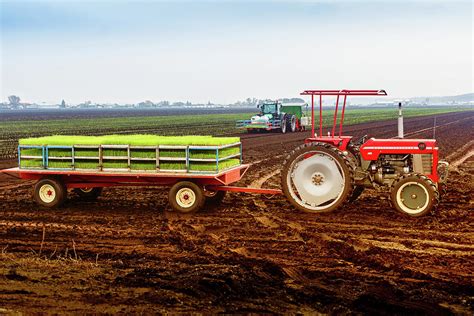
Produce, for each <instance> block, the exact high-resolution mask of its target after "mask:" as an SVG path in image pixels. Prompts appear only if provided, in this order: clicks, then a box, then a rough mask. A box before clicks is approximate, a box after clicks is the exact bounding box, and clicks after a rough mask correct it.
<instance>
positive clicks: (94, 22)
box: [0, 0, 474, 103]
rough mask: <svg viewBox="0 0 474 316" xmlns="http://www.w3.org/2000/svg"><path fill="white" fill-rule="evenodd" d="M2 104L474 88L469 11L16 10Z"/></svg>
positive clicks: (282, 5)
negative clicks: (309, 91) (16, 98)
mask: <svg viewBox="0 0 474 316" xmlns="http://www.w3.org/2000/svg"><path fill="white" fill-rule="evenodd" d="M0 3H1V4H0V5H1V24H0V27H1V43H0V45H1V46H0V47H1V49H0V52H1V56H0V57H1V82H0V89H1V91H0V92H1V100H0V101H6V100H7V96H8V95H11V94H16V95H18V96H20V97H21V99H22V101H24V102H53V103H59V102H60V101H61V99H65V100H66V102H68V103H79V102H83V101H86V100H91V101H93V102H119V103H136V102H140V101H143V100H152V101H160V100H170V101H178V100H181V101H188V100H189V101H191V102H207V101H208V100H211V101H214V102H222V103H224V102H235V101H236V100H241V99H244V98H247V97H256V98H280V97H295V96H298V94H299V92H301V91H302V90H304V89H343V88H346V89H351V88H352V89H386V90H387V92H388V93H389V95H390V96H393V97H410V96H428V95H455V94H461V93H468V92H472V91H473V90H474V89H473V39H472V36H473V5H472V2H471V1H469V0H466V1H395V0H393V1H217V0H216V1H151V0H149V1H143V0H142V1H131V0H130V1H120V0H119V1H111V0H102V1H68V0H63V1H60V0H55V1H54V0H50V1H34V0H30V1H22V0H19V1H18V0H17V1H10V0H6V1H5V0H0Z"/></svg>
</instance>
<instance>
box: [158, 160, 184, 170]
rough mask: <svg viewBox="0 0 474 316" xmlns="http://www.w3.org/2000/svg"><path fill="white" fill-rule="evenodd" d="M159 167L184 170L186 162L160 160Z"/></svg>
mask: <svg viewBox="0 0 474 316" xmlns="http://www.w3.org/2000/svg"><path fill="white" fill-rule="evenodd" d="M160 169H162V170H186V163H185V162H174V161H173V162H168V161H166V162H161V161H160Z"/></svg>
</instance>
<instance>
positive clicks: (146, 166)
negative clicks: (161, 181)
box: [130, 161, 156, 170]
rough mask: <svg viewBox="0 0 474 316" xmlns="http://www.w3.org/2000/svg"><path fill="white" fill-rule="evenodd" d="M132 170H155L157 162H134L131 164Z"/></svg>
mask: <svg viewBox="0 0 474 316" xmlns="http://www.w3.org/2000/svg"><path fill="white" fill-rule="evenodd" d="M130 168H131V169H132V170H155V169H156V162H154V161H150V162H143V161H139V162H132V163H131V164H130Z"/></svg>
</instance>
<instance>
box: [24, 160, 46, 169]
mask: <svg viewBox="0 0 474 316" xmlns="http://www.w3.org/2000/svg"><path fill="white" fill-rule="evenodd" d="M20 168H43V159H21V161H20Z"/></svg>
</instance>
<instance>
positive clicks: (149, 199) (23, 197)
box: [0, 111, 474, 315]
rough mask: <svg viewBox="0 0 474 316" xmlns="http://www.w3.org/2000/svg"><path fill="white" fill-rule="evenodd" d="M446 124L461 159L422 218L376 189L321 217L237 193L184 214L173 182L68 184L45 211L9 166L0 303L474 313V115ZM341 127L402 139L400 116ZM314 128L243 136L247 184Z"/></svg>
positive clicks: (429, 121) (41, 307) (413, 129)
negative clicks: (78, 191) (81, 187)
mask: <svg viewBox="0 0 474 316" xmlns="http://www.w3.org/2000/svg"><path fill="white" fill-rule="evenodd" d="M437 125H438V128H437V129H436V138H437V139H438V145H439V147H440V151H441V156H442V157H444V158H446V159H447V160H448V161H449V162H450V163H451V165H452V166H451V169H452V170H451V173H450V177H449V184H448V190H447V193H446V195H445V196H444V197H443V199H442V202H441V204H440V207H439V208H438V210H437V212H436V213H435V214H434V215H429V216H425V217H421V218H419V219H412V218H407V217H405V216H403V215H399V214H398V213H397V212H396V211H395V210H394V209H392V208H391V207H390V205H389V202H388V194H387V193H383V192H382V193H378V192H375V191H371V190H367V191H366V192H364V193H363V194H362V196H361V197H360V198H359V199H358V200H357V201H355V202H354V203H352V204H351V205H349V206H348V207H346V208H345V209H342V210H339V211H336V212H334V213H330V214H324V215H312V214H305V213H300V212H297V211H296V210H294V209H293V208H292V207H291V206H290V205H289V203H287V202H286V200H285V199H284V198H283V197H273V198H267V197H265V196H260V195H248V194H239V193H237V194H229V195H227V196H226V198H225V199H224V201H223V203H222V204H221V205H219V206H217V207H207V208H206V209H205V210H204V211H201V212H199V213H196V214H194V215H187V216H184V215H180V214H177V213H174V212H171V210H170V208H169V206H168V205H167V189H165V188H143V189H142V188H108V189H104V193H103V195H102V196H101V197H100V198H99V199H98V201H96V202H85V201H81V200H80V198H79V197H77V196H75V195H74V194H73V193H70V199H69V201H68V202H67V203H66V204H65V205H64V206H63V207H62V208H60V209H56V210H48V209H41V208H39V207H37V206H36V205H35V204H34V203H33V201H32V199H31V187H32V186H31V185H32V183H29V182H20V181H18V180H15V179H10V178H8V177H7V176H5V175H1V176H0V181H1V182H0V250H1V254H0V313H2V312H15V311H19V312H49V313H61V312H64V311H66V312H76V313H84V312H92V313H96V312H110V313H115V312H123V313H139V312H192V311H201V312H238V313H247V312H257V313H265V312H269V313H284V312H302V313H338V314H339V313H373V314H388V313H390V314H393V313H398V314H414V313H418V314H431V315H432V314H452V313H456V314H472V313H473V311H474V224H473V220H474V213H473V210H472V209H473V201H472V192H473V187H474V184H473V180H474V179H473V171H474V169H473V167H474V157H473V151H474V141H473V140H474V128H473V127H474V112H473V111H470V112H462V113H450V114H441V115H438V116H437ZM432 126H433V117H432V116H431V117H429V116H428V117H418V118H414V119H406V120H405V132H406V133H407V135H408V136H409V137H413V138H430V137H432V134H433V131H432ZM345 133H346V134H350V135H354V136H355V137H360V136H362V135H364V134H369V135H370V136H374V137H379V138H383V137H387V138H388V137H393V136H395V135H396V122H395V121H394V122H379V123H368V124H362V125H354V126H348V127H346V128H345ZM307 136H308V133H296V134H286V135H281V134H264V135H263V134H251V135H243V137H242V138H243V148H244V157H245V161H246V162H250V163H253V164H254V165H253V166H252V167H251V168H250V170H249V171H248V173H247V175H246V177H245V178H244V179H243V180H242V181H241V183H240V184H239V185H252V186H261V187H270V188H279V171H280V168H281V164H282V162H283V160H284V158H285V156H286V154H287V153H288V152H289V151H291V150H292V149H293V148H295V147H296V146H297V145H299V144H301V143H302V142H303V140H304V138H305V137H307ZM15 163H16V162H15V161H5V162H2V163H1V165H0V167H2V168H3V167H8V166H14V165H15Z"/></svg>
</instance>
